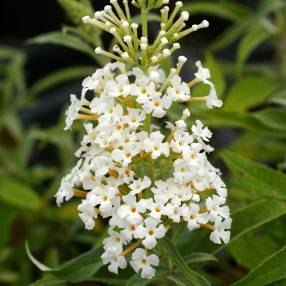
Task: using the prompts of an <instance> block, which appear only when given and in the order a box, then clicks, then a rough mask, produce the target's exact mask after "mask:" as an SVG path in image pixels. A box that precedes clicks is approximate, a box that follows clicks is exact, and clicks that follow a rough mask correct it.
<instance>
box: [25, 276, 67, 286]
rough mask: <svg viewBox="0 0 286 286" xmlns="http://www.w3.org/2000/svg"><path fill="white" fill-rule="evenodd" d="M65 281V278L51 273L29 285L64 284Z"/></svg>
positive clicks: (59, 285) (58, 285) (53, 285)
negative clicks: (59, 277)
mask: <svg viewBox="0 0 286 286" xmlns="http://www.w3.org/2000/svg"><path fill="white" fill-rule="evenodd" d="M64 282H65V281H64V280H60V279H58V278H56V277H55V276H53V275H51V274H47V275H45V276H44V277H43V278H41V279H39V280H37V281H35V282H34V283H32V284H30V285H29V286H64V285H65V283H64Z"/></svg>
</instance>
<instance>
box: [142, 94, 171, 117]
mask: <svg viewBox="0 0 286 286" xmlns="http://www.w3.org/2000/svg"><path fill="white" fill-rule="evenodd" d="M171 105H172V98H171V97H170V96H168V95H164V96H161V94H160V93H158V92H157V93H156V94H154V95H153V96H151V97H150V98H149V100H147V101H146V102H145V103H144V107H143V108H144V111H146V112H147V113H152V115H153V116H154V117H157V118H162V117H163V116H164V115H165V114H166V110H167V109H169V108H170V107H171Z"/></svg>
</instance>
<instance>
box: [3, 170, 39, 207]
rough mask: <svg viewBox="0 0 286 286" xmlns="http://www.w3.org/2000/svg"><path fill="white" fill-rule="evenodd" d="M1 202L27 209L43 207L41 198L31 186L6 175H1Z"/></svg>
mask: <svg viewBox="0 0 286 286" xmlns="http://www.w3.org/2000/svg"><path fill="white" fill-rule="evenodd" d="M0 200H1V201H3V202H5V203H7V204H9V205H12V206H15V207H19V208H27V209H38V208H39V207H40V206H41V205H42V203H41V200H40V198H39V196H38V195H37V193H35V192H34V191H33V190H32V189H31V188H30V186H28V185H25V184H24V183H22V182H19V181H17V179H15V178H12V177H8V176H4V175H0Z"/></svg>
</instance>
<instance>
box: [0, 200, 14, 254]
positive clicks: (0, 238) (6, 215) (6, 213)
mask: <svg viewBox="0 0 286 286" xmlns="http://www.w3.org/2000/svg"><path fill="white" fill-rule="evenodd" d="M17 214H18V211H17V210H16V209H14V208H11V207H8V206H6V205H4V204H0V217H1V219H0V229H1V235H0V251H1V249H2V247H3V246H4V245H5V243H6V241H7V240H8V239H9V238H10V235H11V234H12V233H11V232H10V230H11V226H12V223H13V221H14V220H15V218H16V216H17Z"/></svg>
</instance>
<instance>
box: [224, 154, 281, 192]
mask: <svg viewBox="0 0 286 286" xmlns="http://www.w3.org/2000/svg"><path fill="white" fill-rule="evenodd" d="M221 156H222V159H223V160H224V162H225V163H226V165H227V166H228V168H229V169H230V170H231V172H232V173H233V174H234V175H235V176H236V180H237V181H238V182H240V183H242V184H244V186H245V188H248V189H250V190H253V191H255V192H257V194H258V196H259V197H262V196H263V195H264V196H271V195H277V194H284V195H285V190H286V176H285V175H284V174H283V173H281V172H279V171H276V170H273V169H271V168H269V167H266V166H264V165H262V164H259V163H256V162H252V161H250V160H248V159H246V158H244V157H242V156H240V155H238V154H236V153H233V152H230V151H225V152H223V153H222V154H221Z"/></svg>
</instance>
